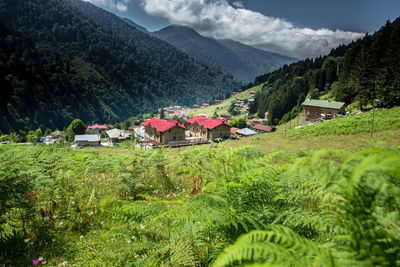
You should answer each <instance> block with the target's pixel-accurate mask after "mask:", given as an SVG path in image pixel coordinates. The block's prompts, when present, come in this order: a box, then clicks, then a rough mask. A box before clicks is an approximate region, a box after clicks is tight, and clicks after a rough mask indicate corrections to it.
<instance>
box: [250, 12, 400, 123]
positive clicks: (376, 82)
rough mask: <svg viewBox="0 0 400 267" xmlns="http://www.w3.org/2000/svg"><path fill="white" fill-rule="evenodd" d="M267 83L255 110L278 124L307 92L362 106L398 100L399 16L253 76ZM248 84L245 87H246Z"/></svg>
mask: <svg viewBox="0 0 400 267" xmlns="http://www.w3.org/2000/svg"><path fill="white" fill-rule="evenodd" d="M259 84H264V85H263V88H262V90H261V91H260V92H258V93H257V94H256V96H255V102H254V105H253V106H251V108H250V112H251V113H258V114H259V115H260V116H264V113H265V112H266V111H268V112H269V115H268V116H269V117H268V119H269V122H270V123H271V124H278V123H282V122H286V121H288V120H290V119H291V118H294V117H295V116H297V114H298V113H299V112H300V111H301V108H302V107H301V103H302V102H303V101H304V100H305V98H306V97H311V98H314V99H318V98H319V97H322V96H324V97H328V98H330V99H335V100H337V101H343V102H345V103H346V104H350V103H356V104H357V106H358V107H359V108H360V109H364V108H367V107H370V106H372V103H373V102H375V103H376V105H377V106H378V107H386V108H390V107H393V106H398V105H400V18H398V19H397V20H395V21H394V22H393V23H390V22H389V21H388V22H387V23H386V25H384V26H383V27H382V28H381V29H380V30H379V31H377V32H376V33H374V34H373V35H366V36H365V37H364V38H362V39H360V40H357V41H355V42H353V43H351V44H349V45H342V46H340V47H338V48H336V49H333V50H332V51H331V53H330V54H329V55H327V56H324V57H319V58H315V59H306V60H302V61H299V62H296V63H293V64H291V65H290V66H284V67H283V68H280V69H278V70H276V71H274V72H271V73H267V74H265V75H262V76H259V77H257V78H256V79H255V82H254V83H252V84H249V85H248V86H247V87H251V86H254V85H259ZM245 88H246V87H244V88H243V89H245Z"/></svg>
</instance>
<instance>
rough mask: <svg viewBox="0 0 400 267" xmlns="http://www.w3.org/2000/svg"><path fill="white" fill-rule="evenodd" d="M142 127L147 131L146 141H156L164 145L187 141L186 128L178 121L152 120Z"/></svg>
mask: <svg viewBox="0 0 400 267" xmlns="http://www.w3.org/2000/svg"><path fill="white" fill-rule="evenodd" d="M142 125H143V126H144V131H145V134H144V140H145V141H156V142H159V143H161V144H164V145H167V144H168V143H170V142H177V141H185V130H186V127H185V126H184V125H183V124H182V123H178V121H167V120H160V119H158V118H152V119H150V120H147V121H145V122H143V123H142Z"/></svg>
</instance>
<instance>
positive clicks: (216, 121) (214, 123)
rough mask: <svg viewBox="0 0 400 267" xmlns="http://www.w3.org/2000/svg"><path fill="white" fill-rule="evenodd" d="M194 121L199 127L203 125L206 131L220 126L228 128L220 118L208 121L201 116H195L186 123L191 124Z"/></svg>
mask: <svg viewBox="0 0 400 267" xmlns="http://www.w3.org/2000/svg"><path fill="white" fill-rule="evenodd" d="M196 121H197V123H198V124H199V125H204V127H206V128H207V129H214V128H215V127H217V126H219V125H221V124H225V125H228V126H230V125H229V123H228V122H226V121H222V120H221V119H220V118H217V119H209V118H206V117H203V116H196V117H194V118H191V119H190V120H188V123H190V124H192V123H194V122H196Z"/></svg>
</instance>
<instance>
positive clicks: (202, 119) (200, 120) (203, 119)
mask: <svg viewBox="0 0 400 267" xmlns="http://www.w3.org/2000/svg"><path fill="white" fill-rule="evenodd" d="M205 120H208V118H206V117H204V116H196V117H193V118H191V119H189V120H187V122H188V123H190V124H192V123H194V122H195V121H197V123H198V124H200V122H202V121H205Z"/></svg>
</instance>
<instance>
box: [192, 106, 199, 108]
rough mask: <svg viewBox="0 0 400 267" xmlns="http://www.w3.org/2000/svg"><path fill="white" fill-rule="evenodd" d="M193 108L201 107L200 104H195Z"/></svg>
mask: <svg viewBox="0 0 400 267" xmlns="http://www.w3.org/2000/svg"><path fill="white" fill-rule="evenodd" d="M192 108H200V106H199V105H193V107H192Z"/></svg>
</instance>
